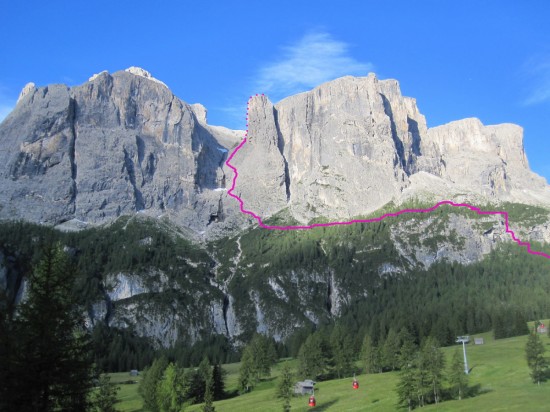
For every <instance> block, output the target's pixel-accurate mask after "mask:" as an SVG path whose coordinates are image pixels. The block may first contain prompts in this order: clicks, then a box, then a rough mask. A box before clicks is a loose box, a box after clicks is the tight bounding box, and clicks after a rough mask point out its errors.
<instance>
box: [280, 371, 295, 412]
mask: <svg viewBox="0 0 550 412" xmlns="http://www.w3.org/2000/svg"><path fill="white" fill-rule="evenodd" d="M293 379H294V376H293V374H292V369H291V368H290V365H289V364H288V363H285V364H283V367H282V368H281V375H280V377H279V383H278V384H277V397H278V398H280V399H282V400H283V411H284V412H288V411H290V399H291V398H292V388H293V386H294V381H293Z"/></svg>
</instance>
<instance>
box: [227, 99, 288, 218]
mask: <svg viewBox="0 0 550 412" xmlns="http://www.w3.org/2000/svg"><path fill="white" fill-rule="evenodd" d="M248 115H249V125H248V135H249V137H248V139H247V143H246V144H245V146H243V148H242V149H240V150H239V152H238V154H237V156H236V157H235V159H234V161H233V162H232V163H233V165H234V166H235V167H236V168H237V170H238V173H239V178H238V181H237V190H236V191H235V193H236V194H237V195H238V196H240V197H241V198H242V199H243V200H244V201H245V208H246V209H248V210H251V211H253V212H254V213H256V214H257V215H259V216H261V217H262V218H263V217H266V216H270V215H272V214H273V213H275V212H277V211H279V210H281V209H283V208H284V207H285V206H286V202H287V197H288V194H287V183H288V182H287V181H286V180H285V159H284V158H283V154H282V147H281V143H282V141H281V140H280V138H279V135H278V130H277V125H276V123H275V122H276V119H275V111H274V108H273V105H272V104H271V103H270V102H269V100H268V99H267V98H266V97H265V96H257V97H253V98H252V99H251V100H250V102H249V111H248Z"/></svg>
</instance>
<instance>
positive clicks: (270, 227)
mask: <svg viewBox="0 0 550 412" xmlns="http://www.w3.org/2000/svg"><path fill="white" fill-rule="evenodd" d="M256 96H258V95H256ZM262 96H263V94H262ZM250 99H252V96H251V97H250ZM250 99H249V101H248V102H249V103H248V106H247V114H246V121H247V124H246V127H247V130H246V132H245V135H244V138H243V140H242V141H241V143H240V144H239V145H238V146H237V147H236V148H235V149H234V150H233V152H231V155H230V156H229V157H228V158H227V160H226V162H225V164H226V165H227V166H228V167H229V168H230V169H232V170H233V172H234V176H233V183H232V185H231V188H230V189H229V190H228V191H227V194H228V195H229V196H231V197H232V198H234V199H235V200H237V202H239V205H240V210H241V212H242V213H244V214H245V215H249V216H251V217H252V218H254V219H256V221H257V222H258V226H259V227H261V228H263V229H268V230H307V229H313V228H315V227H330V226H346V225H353V224H354V223H373V222H380V221H382V220H384V219H386V218H388V217H397V216H400V215H403V214H405V213H430V212H433V211H434V210H436V209H438V208H439V207H440V206H443V205H450V206H454V207H465V208H467V209H470V210H471V211H474V212H476V213H477V214H478V215H501V216H504V224H505V226H506V233H508V234H510V236H511V238H512V240H513V241H514V242H516V243H517V244H518V246H522V247H526V248H527V252H528V253H530V254H532V255H537V256H542V257H544V258H546V259H550V255H549V254H547V253H544V252H538V251H536V250H532V249H531V244H530V243H529V242H522V241H521V240H520V239H519V238H518V237H517V236H516V234H515V233H514V231H513V230H512V229H510V225H509V221H508V212H506V211H484V210H481V209H480V208H478V207H475V206H472V205H469V204H467V203H455V202H453V201H451V200H442V201H441V202H438V203H436V204H435V205H434V206H432V207H430V208H428V209H403V210H400V211H398V212H395V213H385V214H383V215H382V216H379V217H375V218H371V219H353V220H348V221H344V222H328V223H313V224H311V225H298V226H276V225H266V224H265V223H264V222H263V221H262V218H261V217H260V216H258V215H257V214H256V213H254V212H252V211H250V210H247V209H245V208H244V202H243V200H242V199H241V198H240V197H239V196H238V195H236V194H234V193H233V191H234V190H235V185H236V183H237V177H239V172H238V171H237V168H236V167H235V166H233V165H232V164H231V160H232V159H233V157H234V156H235V155H236V154H237V152H238V151H239V150H240V149H241V148H242V147H243V146H244V145H245V143H246V142H247V136H248V109H249V107H250V106H249V105H250Z"/></svg>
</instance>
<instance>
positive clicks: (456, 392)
mask: <svg viewBox="0 0 550 412" xmlns="http://www.w3.org/2000/svg"><path fill="white" fill-rule="evenodd" d="M449 385H450V386H451V392H452V394H453V397H457V398H458V400H461V399H462V398H463V397H464V393H465V392H466V389H468V375H466V373H465V372H464V361H463V360H462V356H461V354H460V351H459V350H458V349H455V351H454V353H453V358H452V360H451V365H450V369H449Z"/></svg>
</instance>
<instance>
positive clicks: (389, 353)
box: [382, 328, 401, 371]
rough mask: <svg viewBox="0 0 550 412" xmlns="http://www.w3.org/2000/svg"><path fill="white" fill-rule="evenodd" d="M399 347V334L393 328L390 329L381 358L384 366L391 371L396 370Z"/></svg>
mask: <svg viewBox="0 0 550 412" xmlns="http://www.w3.org/2000/svg"><path fill="white" fill-rule="evenodd" d="M400 346H401V342H400V339H399V334H398V333H397V331H396V330H395V329H394V328H390V331H389V332H388V336H387V337H386V341H385V342H384V347H383V350H382V352H383V355H382V357H383V360H384V361H383V362H384V366H385V367H386V368H388V369H390V370H392V371H393V370H396V369H397V368H398V364H399V359H398V357H399V348H400Z"/></svg>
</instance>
